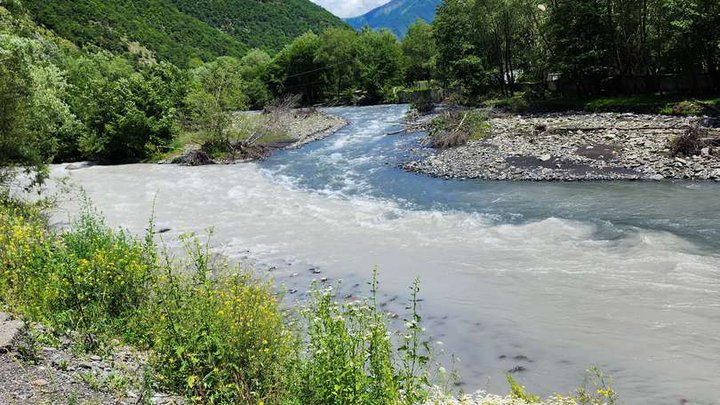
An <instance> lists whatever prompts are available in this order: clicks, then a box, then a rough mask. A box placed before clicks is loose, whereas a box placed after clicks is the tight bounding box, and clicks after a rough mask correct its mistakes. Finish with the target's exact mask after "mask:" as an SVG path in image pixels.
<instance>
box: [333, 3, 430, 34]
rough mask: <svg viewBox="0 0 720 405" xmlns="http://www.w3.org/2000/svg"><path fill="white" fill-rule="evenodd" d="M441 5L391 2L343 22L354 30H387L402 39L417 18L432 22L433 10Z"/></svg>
mask: <svg viewBox="0 0 720 405" xmlns="http://www.w3.org/2000/svg"><path fill="white" fill-rule="evenodd" d="M441 3H442V0H392V1H391V2H389V3H387V4H385V5H384V6H380V7H378V8H376V9H374V10H371V11H370V12H368V13H367V14H364V15H361V16H359V17H354V18H348V19H345V22H347V23H348V24H350V25H351V26H352V27H353V28H355V29H361V28H363V27H365V26H368V27H370V28H372V29H380V28H387V29H389V30H390V31H392V32H393V33H394V34H395V35H397V36H398V37H400V38H402V37H404V36H405V34H406V33H407V30H408V27H410V25H412V23H414V22H415V21H417V19H418V18H422V19H423V20H425V21H427V22H432V20H434V19H435V10H436V9H437V7H438V6H439V5H440V4H441Z"/></svg>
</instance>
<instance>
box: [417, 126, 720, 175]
mask: <svg viewBox="0 0 720 405" xmlns="http://www.w3.org/2000/svg"><path fill="white" fill-rule="evenodd" d="M488 123H489V125H490V130H489V134H488V136H487V137H485V138H484V139H481V140H476V141H470V142H468V143H467V145H464V146H460V147H456V148H452V149H447V150H444V151H440V152H438V153H433V154H429V155H426V156H420V157H416V158H414V159H413V160H411V161H409V162H407V163H405V164H404V165H403V167H404V168H405V169H406V170H409V171H414V172H420V173H425V174H429V175H432V176H437V177H445V178H467V179H484V180H522V181H580V180H663V179H691V180H716V181H720V142H717V143H716V145H718V146H717V147H712V146H708V147H703V148H700V149H699V150H697V151H696V152H694V153H692V154H691V155H690V156H685V155H679V156H678V155H676V156H673V154H672V153H671V149H672V147H673V142H674V140H675V139H677V137H679V136H682V135H683V134H685V133H686V131H688V129H689V128H692V127H694V126H700V127H701V128H702V131H703V133H704V134H705V136H707V137H710V138H711V139H712V140H718V141H720V130H718V129H716V128H710V127H706V126H711V124H712V123H711V122H710V120H709V119H707V118H687V117H671V116H661V115H640V114H622V113H602V114H587V113H565V114H543V115H531V116H507V115H505V116H503V115H495V116H491V118H489V120H488Z"/></svg>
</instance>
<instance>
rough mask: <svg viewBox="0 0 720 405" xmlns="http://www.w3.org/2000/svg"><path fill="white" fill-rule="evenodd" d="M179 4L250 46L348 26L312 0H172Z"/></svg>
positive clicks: (271, 47)
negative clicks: (308, 32)
mask: <svg viewBox="0 0 720 405" xmlns="http://www.w3.org/2000/svg"><path fill="white" fill-rule="evenodd" d="M170 1H171V2H172V3H174V4H175V5H177V7H178V8H179V9H180V10H181V11H183V12H185V13H187V14H189V15H192V16H194V17H196V18H198V19H200V20H202V21H204V22H206V23H208V24H210V25H212V26H213V27H216V28H218V29H220V30H222V31H223V32H226V33H228V34H230V35H232V36H233V37H235V38H237V39H238V40H240V41H242V42H243V43H245V44H247V45H248V46H250V47H251V48H262V49H265V50H267V51H279V50H280V49H282V48H283V47H284V46H285V45H287V44H288V43H290V41H292V40H293V39H295V38H297V37H298V36H300V35H302V34H304V33H305V32H307V31H311V30H312V31H315V32H316V33H319V32H320V31H322V30H324V29H325V28H328V27H340V26H346V25H345V23H343V22H342V20H341V19H340V18H338V17H335V16H334V15H332V14H331V13H330V12H328V11H327V10H325V9H324V8H322V7H320V6H318V5H316V4H314V3H312V2H310V1H309V0H283V1H267V0H205V1H197V0H170Z"/></svg>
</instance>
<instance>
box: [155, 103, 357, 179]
mask: <svg viewBox="0 0 720 405" xmlns="http://www.w3.org/2000/svg"><path fill="white" fill-rule="evenodd" d="M347 124H348V122H347V121H346V120H344V119H342V118H340V117H336V116H333V115H330V114H327V113H324V112H322V111H320V110H318V109H315V108H298V109H284V108H278V109H271V110H268V111H264V112H237V113H235V114H234V115H233V116H232V123H231V129H230V130H229V131H228V134H227V135H226V136H225V137H223V138H221V139H217V137H208V136H206V135H203V134H187V135H185V136H184V137H181V138H180V139H179V140H178V142H177V144H176V146H175V148H174V152H170V153H169V154H167V155H166V156H164V157H163V158H162V159H161V160H160V161H159V163H174V164H185V165H191V166H201V165H206V164H233V163H241V162H248V161H253V160H261V159H266V158H267V157H269V156H270V155H271V154H272V153H274V152H275V151H278V150H283V149H297V148H300V147H302V146H304V145H307V144H309V143H312V142H315V141H318V140H321V139H324V138H325V137H328V136H330V135H332V134H334V133H335V132H337V131H339V130H340V129H342V128H344V127H345V126H346V125H347Z"/></svg>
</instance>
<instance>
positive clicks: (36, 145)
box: [0, 34, 80, 186]
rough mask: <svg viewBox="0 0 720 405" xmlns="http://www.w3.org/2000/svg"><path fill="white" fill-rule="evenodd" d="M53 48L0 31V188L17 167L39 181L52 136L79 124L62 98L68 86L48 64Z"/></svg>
mask: <svg viewBox="0 0 720 405" xmlns="http://www.w3.org/2000/svg"><path fill="white" fill-rule="evenodd" d="M54 51H55V49H54V45H53V44H51V43H49V42H45V41H41V40H38V39H30V38H22V37H19V36H15V35H8V34H0V186H2V185H3V184H6V183H7V181H9V180H10V179H11V178H12V177H13V176H12V174H13V173H14V171H13V167H16V166H21V167H24V168H25V170H26V171H27V172H32V173H34V177H33V184H38V183H40V182H42V181H43V180H44V178H45V177H46V175H47V170H46V169H47V166H46V165H47V163H49V162H50V161H51V160H52V158H53V155H54V152H55V150H56V142H55V139H56V138H58V137H62V136H65V134H67V133H72V132H74V131H77V130H78V128H79V127H80V123H79V122H78V121H77V119H76V118H75V116H74V115H73V114H72V113H71V112H70V109H69V107H68V105H67V104H65V102H64V101H63V98H64V96H65V93H66V90H67V84H66V81H65V78H64V76H63V73H62V72H61V70H60V69H59V68H58V67H57V66H55V65H53V64H52V63H51V62H50V60H51V58H50V56H49V55H50V54H52V53H54Z"/></svg>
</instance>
